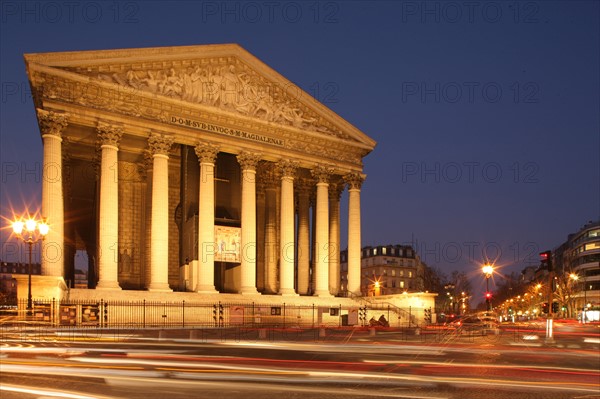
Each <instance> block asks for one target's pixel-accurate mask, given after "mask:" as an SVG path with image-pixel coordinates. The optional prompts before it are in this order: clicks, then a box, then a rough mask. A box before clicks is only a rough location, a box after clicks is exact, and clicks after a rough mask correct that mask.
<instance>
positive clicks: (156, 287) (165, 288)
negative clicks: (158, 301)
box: [148, 283, 173, 292]
mask: <svg viewBox="0 0 600 399" xmlns="http://www.w3.org/2000/svg"><path fill="white" fill-rule="evenodd" d="M148 291H152V292H173V290H172V289H171V287H169V284H168V283H158V284H150V286H149V287H148Z"/></svg>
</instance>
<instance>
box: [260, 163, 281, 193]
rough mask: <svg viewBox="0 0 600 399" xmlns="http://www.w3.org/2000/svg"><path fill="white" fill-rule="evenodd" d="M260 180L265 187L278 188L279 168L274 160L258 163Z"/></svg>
mask: <svg viewBox="0 0 600 399" xmlns="http://www.w3.org/2000/svg"><path fill="white" fill-rule="evenodd" d="M258 181H259V182H260V183H261V184H263V185H264V188H276V187H277V185H278V184H279V181H280V176H279V170H278V168H276V167H275V164H274V163H273V162H269V161H260V162H259V164H258Z"/></svg>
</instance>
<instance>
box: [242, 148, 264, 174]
mask: <svg viewBox="0 0 600 399" xmlns="http://www.w3.org/2000/svg"><path fill="white" fill-rule="evenodd" d="M260 159H261V154H257V153H253V152H242V153H241V154H239V155H238V156H237V160H238V163H239V164H240V166H241V168H242V170H254V171H255V170H256V167H257V165H258V162H259V161H260Z"/></svg>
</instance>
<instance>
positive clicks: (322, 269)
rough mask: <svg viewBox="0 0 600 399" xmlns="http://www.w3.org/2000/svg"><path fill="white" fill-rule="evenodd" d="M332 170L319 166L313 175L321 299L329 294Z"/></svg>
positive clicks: (317, 280)
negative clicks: (315, 196)
mask: <svg viewBox="0 0 600 399" xmlns="http://www.w3.org/2000/svg"><path fill="white" fill-rule="evenodd" d="M331 173H332V170H331V169H329V168H327V167H324V166H317V167H315V169H313V170H312V174H313V176H314V177H315V179H317V211H316V214H317V220H316V231H315V293H314V295H316V296H320V297H328V296H331V293H330V292H329V252H330V248H329V201H328V197H329V193H328V191H329V178H330V176H331Z"/></svg>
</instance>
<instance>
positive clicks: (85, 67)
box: [25, 44, 375, 153]
mask: <svg viewBox="0 0 600 399" xmlns="http://www.w3.org/2000/svg"><path fill="white" fill-rule="evenodd" d="M25 59H26V62H27V64H28V69H31V68H32V66H33V65H38V66H43V67H44V68H45V69H46V71H48V70H52V69H53V70H56V71H60V72H61V73H62V74H63V76H65V74H66V75H68V74H73V75H74V76H75V75H76V76H79V77H81V76H83V77H85V78H86V79H89V80H90V81H91V82H98V83H101V84H103V85H114V86H116V87H120V88H122V90H126V91H127V92H128V93H129V95H133V96H135V95H137V94H139V95H141V96H144V95H145V96H148V95H152V96H153V97H154V98H163V99H168V100H170V101H171V100H174V101H179V102H182V103H185V104H190V105H197V106H201V107H203V108H204V107H208V108H214V109H215V110H219V111H223V112H227V113H230V114H237V115H239V116H241V117H243V118H251V119H255V120H257V121H260V122H266V123H269V124H275V125H281V126H283V127H286V128H291V129H297V130H300V131H308V132H311V134H316V135H320V136H323V137H331V138H336V139H338V140H342V141H344V142H346V143H347V144H351V145H356V146H359V147H362V148H363V149H365V150H366V152H367V153H368V152H369V151H370V150H372V149H373V147H374V146H375V141H374V140H372V139H371V138H369V137H368V136H367V135H365V134H364V133H362V132H361V131H360V130H358V129H357V128H356V127H354V126H353V125H351V124H350V123H348V122H347V121H346V120H344V119H343V118H341V117H340V116H339V115H337V114H336V113H335V112H333V111H331V110H330V109H329V108H327V107H326V106H324V105H323V104H321V103H320V102H318V101H317V100H315V99H314V98H313V97H312V96H311V95H310V94H309V93H307V92H305V91H302V90H301V89H300V88H299V87H298V86H296V85H295V84H293V83H292V82H290V81H289V80H287V79H286V78H284V77H283V76H282V75H280V74H279V73H277V72H276V71H274V70H273V69H272V68H270V67H268V66H267V65H266V64H264V63H263V62H262V61H260V60H259V59H258V58H256V57H254V56H253V55H252V54H250V53H249V52H247V51H246V50H244V49H243V48H242V47H240V46H238V45H236V44H223V45H201V46H180V47H162V48H142V49H124V50H101V51H80V52H67V53H65V52H61V53H43V54H28V55H26V56H25Z"/></svg>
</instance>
